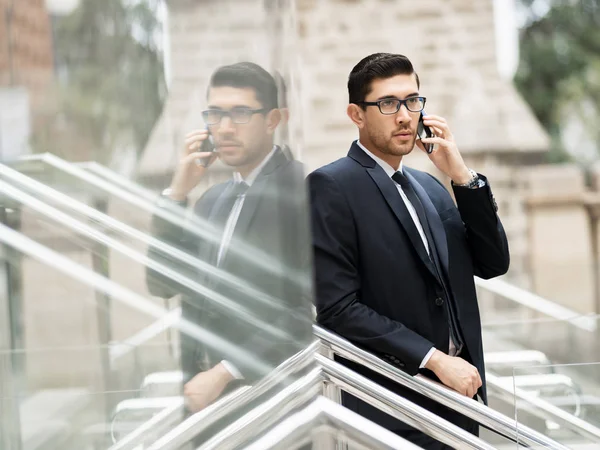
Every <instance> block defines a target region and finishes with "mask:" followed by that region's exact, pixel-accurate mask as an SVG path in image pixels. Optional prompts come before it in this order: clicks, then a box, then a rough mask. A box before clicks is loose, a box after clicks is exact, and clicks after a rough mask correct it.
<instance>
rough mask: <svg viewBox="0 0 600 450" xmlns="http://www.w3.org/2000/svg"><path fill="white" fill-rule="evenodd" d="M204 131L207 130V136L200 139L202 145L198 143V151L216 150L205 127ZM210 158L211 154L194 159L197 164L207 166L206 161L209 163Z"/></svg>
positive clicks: (208, 151)
mask: <svg viewBox="0 0 600 450" xmlns="http://www.w3.org/2000/svg"><path fill="white" fill-rule="evenodd" d="M206 131H207V132H208V137H207V138H206V139H204V140H203V141H202V145H200V149H198V152H200V153H214V152H215V151H216V148H215V141H214V140H213V137H212V135H211V134H210V130H209V129H208V128H207V129H206ZM211 158H212V156H208V157H206V158H198V159H197V160H196V163H197V164H198V165H199V166H202V167H206V166H208V163H209V161H210V159H211Z"/></svg>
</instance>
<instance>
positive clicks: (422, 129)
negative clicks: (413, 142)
mask: <svg viewBox="0 0 600 450" xmlns="http://www.w3.org/2000/svg"><path fill="white" fill-rule="evenodd" d="M426 115H427V113H425V111H421V115H420V116H419V124H418V125H417V137H418V139H425V138H431V137H435V134H433V130H432V129H431V128H430V127H428V126H426V125H425V124H424V123H423V117H425V116H426ZM434 145H435V144H425V143H423V147H425V151H426V152H427V153H431V152H432V151H433V147H434Z"/></svg>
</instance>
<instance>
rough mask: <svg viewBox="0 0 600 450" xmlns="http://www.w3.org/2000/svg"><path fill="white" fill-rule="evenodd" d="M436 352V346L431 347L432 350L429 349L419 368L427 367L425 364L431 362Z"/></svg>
mask: <svg viewBox="0 0 600 450" xmlns="http://www.w3.org/2000/svg"><path fill="white" fill-rule="evenodd" d="M434 353H435V347H431V350H429V351H428V352H427V354H426V355H425V358H423V361H421V365H420V366H419V369H424V368H425V366H426V365H427V363H428V362H429V360H430V359H431V357H432V356H433V354H434Z"/></svg>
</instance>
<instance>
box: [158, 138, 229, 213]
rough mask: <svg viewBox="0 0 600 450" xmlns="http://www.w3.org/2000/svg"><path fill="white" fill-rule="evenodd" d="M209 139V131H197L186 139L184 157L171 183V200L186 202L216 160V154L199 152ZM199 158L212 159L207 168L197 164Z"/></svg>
mask: <svg viewBox="0 0 600 450" xmlns="http://www.w3.org/2000/svg"><path fill="white" fill-rule="evenodd" d="M207 138H208V131H206V130H204V129H203V130H195V131H192V132H191V133H189V134H188V135H187V136H186V137H185V146H184V150H183V156H182V157H181V160H180V161H179V164H178V166H177V170H176V172H175V176H174V177H173V181H172V182H171V195H170V196H171V198H172V199H173V200H177V201H182V200H185V198H186V197H187V195H188V194H189V193H190V192H191V190H192V189H194V188H195V187H196V186H197V185H198V183H199V182H200V179H201V178H202V176H203V175H204V173H205V172H206V169H207V168H208V166H210V165H211V164H212V163H213V162H214V161H215V160H216V159H217V154H216V153H207V152H199V151H198V150H199V149H200V146H201V145H202V142H204V140H205V139H207ZM198 158H210V159H209V160H208V164H207V167H204V166H201V165H200V164H198V163H197V162H196V160H197V159H198Z"/></svg>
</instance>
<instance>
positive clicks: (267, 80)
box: [207, 62, 278, 110]
mask: <svg viewBox="0 0 600 450" xmlns="http://www.w3.org/2000/svg"><path fill="white" fill-rule="evenodd" d="M222 86H228V87H236V88H250V89H254V91H255V92H256V99H257V100H258V101H259V102H260V103H261V105H262V107H263V108H266V109H268V110H271V109H275V108H278V102H277V84H276V83H275V79H274V78H273V77H272V76H271V74H270V73H269V72H267V71H266V70H265V69H263V68H262V67H260V66H259V65H258V64H255V63H252V62H239V63H235V64H230V65H227V66H222V67H219V68H218V69H217V70H216V71H215V72H214V73H213V74H212V76H211V77H210V82H209V84H208V90H209V91H210V88H211V87H222ZM207 94H208V93H207Z"/></svg>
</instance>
